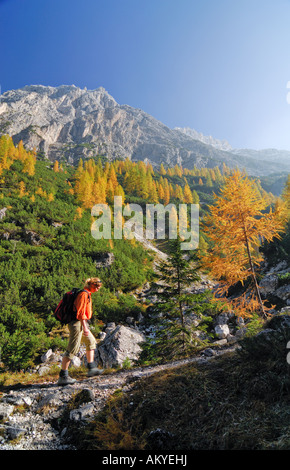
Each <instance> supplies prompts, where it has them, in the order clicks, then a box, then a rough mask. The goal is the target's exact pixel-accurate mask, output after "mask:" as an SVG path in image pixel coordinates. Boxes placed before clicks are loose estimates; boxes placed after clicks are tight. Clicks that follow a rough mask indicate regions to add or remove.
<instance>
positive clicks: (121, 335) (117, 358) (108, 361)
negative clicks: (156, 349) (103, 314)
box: [97, 325, 145, 368]
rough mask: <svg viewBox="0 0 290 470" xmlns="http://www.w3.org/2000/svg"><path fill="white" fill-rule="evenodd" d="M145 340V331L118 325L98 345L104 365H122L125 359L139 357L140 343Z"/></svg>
mask: <svg viewBox="0 0 290 470" xmlns="http://www.w3.org/2000/svg"><path fill="white" fill-rule="evenodd" d="M106 331H107V330H106ZM144 341H145V335H144V334H143V333H141V332H139V331H137V330H135V329H133V328H130V327H125V326H123V325H118V326H117V327H116V328H115V329H114V330H113V331H111V332H109V333H107V335H106V338H105V339H104V341H103V342H102V343H100V345H98V348H97V351H98V356H99V359H100V361H101V363H102V367H104V368H110V367H116V366H119V367H122V365H123V363H124V361H125V360H127V359H129V360H131V361H134V360H136V359H138V357H139V354H140V352H141V351H142V349H141V347H140V343H142V342H144Z"/></svg>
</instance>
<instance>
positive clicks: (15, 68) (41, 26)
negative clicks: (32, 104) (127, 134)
mask: <svg viewBox="0 0 290 470" xmlns="http://www.w3.org/2000/svg"><path fill="white" fill-rule="evenodd" d="M289 25H290V0H234V1H233V0H231V1H230V0H199V1H197V0H178V1H177V0H175V1H173V0H0V57H1V60H0V84H1V88H2V93H4V92H5V91H7V90H11V89H16V88H21V87H23V86H25V85H30V84H42V85H51V86H58V85H62V84H67V85H71V84H74V85H76V86H79V87H81V88H84V87H87V88H88V89H95V88H98V87H99V86H103V87H104V88H105V89H106V90H107V91H108V92H109V93H110V94H111V95H112V96H113V97H114V98H115V99H116V101H118V103H120V104H128V105H130V106H133V107H136V108H141V109H143V110H144V111H146V112H147V113H149V114H151V115H152V116H154V117H155V118H156V119H159V120H160V121H162V122H163V123H164V124H166V125H167V126H169V127H171V128H173V127H175V126H179V127H191V128H194V129H196V130H197V131H199V132H202V133H203V134H205V135H212V136H213V137H215V138H219V139H226V140H228V141H229V143H230V144H231V145H232V146H233V147H237V148H245V147H247V148H256V149H262V148H269V147H272V148H280V149H283V148H284V149H288V150H290V100H289V103H288V102H287V94H288V93H289V94H290V87H289V89H287V83H288V81H289V83H290V26H289Z"/></svg>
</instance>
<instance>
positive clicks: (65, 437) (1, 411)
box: [0, 346, 235, 450]
mask: <svg viewBox="0 0 290 470" xmlns="http://www.w3.org/2000/svg"><path fill="white" fill-rule="evenodd" d="M234 348H235V346H231V347H229V346H228V347H227V348H225V349H223V350H220V349H215V348H214V347H213V348H210V349H208V350H205V351H204V352H203V354H202V355H200V356H197V357H194V358H189V359H184V360H180V361H174V362H171V363H168V364H163V365H159V366H154V367H143V368H136V369H131V370H123V371H119V372H115V373H111V374H106V375H105V374H104V375H101V376H97V377H93V378H87V379H84V380H81V381H78V382H76V383H75V384H73V385H67V386H58V385H57V384H56V383H52V382H47V383H42V384H35V385H29V386H22V385H21V384H19V385H17V386H12V387H10V389H9V388H8V387H7V390H6V391H5V393H4V394H3V396H2V400H1V402H0V422H1V423H2V424H1V425H0V450H78V449H77V447H75V446H74V445H71V444H70V443H69V436H70V427H71V426H73V425H74V424H78V425H79V426H81V425H82V424H84V423H86V422H87V421H88V420H90V419H92V418H93V416H94V415H95V414H96V413H98V412H99V411H100V410H101V409H102V408H103V407H104V405H105V403H106V401H107V399H108V397H109V396H110V395H111V394H112V393H114V391H115V390H117V389H123V391H129V390H130V384H131V383H133V382H135V381H136V380H138V379H141V378H143V377H146V376H149V375H151V374H154V373H155V372H158V371H160V370H162V369H165V368H172V367H178V366H180V365H183V364H185V363H189V362H198V361H208V360H212V359H213V358H214V357H215V356H216V355H220V354H222V353H223V352H225V351H229V349H230V350H232V349H234ZM76 394H79V395H78V396H80V394H81V395H82V400H81V401H82V404H81V405H79V406H78V405H76V407H75V408H72V409H71V407H70V408H69V411H68V404H69V402H70V401H71V400H72V397H73V396H74V397H75V396H76ZM76 402H77V401H76ZM65 412H66V419H63V417H64V415H65ZM61 418H62V419H61ZM60 423H61V424H60Z"/></svg>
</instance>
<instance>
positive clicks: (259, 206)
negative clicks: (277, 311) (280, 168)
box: [202, 170, 286, 317]
mask: <svg viewBox="0 0 290 470" xmlns="http://www.w3.org/2000/svg"><path fill="white" fill-rule="evenodd" d="M214 199H215V202H214V204H213V205H211V206H209V213H208V215H207V216H205V219H204V231H205V233H206V234H207V237H208V239H209V241H210V242H211V243H210V248H209V251H208V252H207V253H206V254H205V255H204V256H203V258H202V261H203V266H204V267H205V268H207V269H208V270H209V271H210V273H211V275H212V276H213V278H214V279H216V280H218V281H219V289H218V290H217V295H218V296H219V295H225V296H226V295H227V293H228V290H229V288H230V287H231V286H234V285H235V284H237V283H238V282H241V283H242V285H244V282H245V281H246V280H247V279H248V278H249V276H251V278H252V281H253V282H252V285H250V287H249V291H248V293H247V296H246V295H244V296H240V297H239V298H236V299H235V301H234V302H232V303H231V304H230V305H231V306H232V307H233V308H236V309H238V311H237V313H239V314H240V315H243V316H247V315H251V314H252V313H253V312H259V313H260V314H262V316H264V317H267V310H268V309H267V308H266V307H265V305H264V301H263V300H262V299H261V295H260V290H259V286H258V282H257V278H256V270H257V267H258V266H259V265H260V263H261V261H262V256H261V254H260V253H259V247H260V246H261V243H262V241H264V240H267V241H268V242H269V241H272V240H273V239H274V238H280V233H282V232H283V231H284V230H285V228H284V227H285V222H286V217H285V207H284V206H283V204H277V205H276V207H275V210H274V211H272V209H269V208H267V202H266V201H265V200H264V199H263V198H262V197H261V196H260V194H259V192H258V190H257V187H256V185H255V182H254V181H251V180H250V179H249V178H248V177H247V176H246V175H245V174H244V173H241V172H240V171H239V170H235V171H234V172H233V173H232V175H229V176H227V177H226V178H225V184H224V186H223V187H222V189H221V194H220V195H219V196H217V195H215V194H214Z"/></svg>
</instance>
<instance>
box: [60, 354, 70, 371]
mask: <svg viewBox="0 0 290 470" xmlns="http://www.w3.org/2000/svg"><path fill="white" fill-rule="evenodd" d="M69 365H70V359H69V358H68V357H65V356H64V357H63V358H62V363H61V368H62V370H68V367H69Z"/></svg>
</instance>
